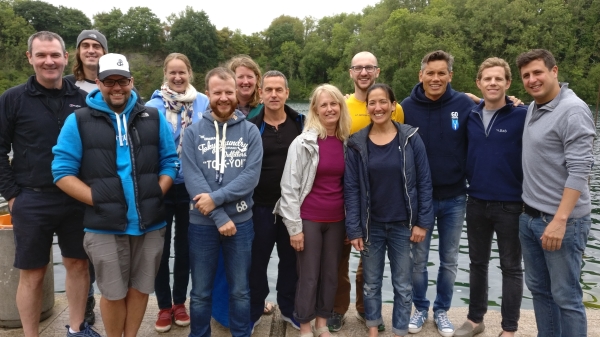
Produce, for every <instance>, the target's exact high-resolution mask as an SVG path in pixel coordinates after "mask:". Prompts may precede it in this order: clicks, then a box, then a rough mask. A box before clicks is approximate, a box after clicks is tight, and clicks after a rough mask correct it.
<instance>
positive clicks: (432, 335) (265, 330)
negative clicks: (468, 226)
mask: <svg viewBox="0 0 600 337" xmlns="http://www.w3.org/2000/svg"><path fill="white" fill-rule="evenodd" d="M96 302H97V303H99V295H96ZM351 307H352V308H350V310H349V311H348V313H347V314H346V317H347V318H346V324H345V325H344V327H343V328H342V330H341V331H340V332H338V333H335V334H333V336H336V337H359V336H360V337H364V336H367V328H366V327H365V326H364V324H363V323H362V322H360V321H358V320H357V319H356V315H355V314H356V311H355V310H354V307H353V306H351ZM391 311H392V305H391V304H384V305H383V317H384V321H385V325H386V327H388V329H387V330H386V331H385V332H382V333H380V334H379V336H381V337H389V336H393V334H392V332H391V329H390V327H391V324H392V323H391ZM157 313H158V307H157V305H156V297H154V296H150V301H149V303H148V310H147V311H146V315H145V317H144V321H143V322H142V327H141V329H140V332H139V334H138V336H140V337H146V336H151V337H152V336H153V337H157V336H161V337H177V336H187V335H188V334H189V328H180V327H177V326H175V325H174V326H173V328H172V329H171V331H169V332H167V333H158V332H156V331H155V330H154V321H155V318H156V314H157ZM587 314H588V336H590V337H600V310H593V309H588V311H587ZM448 315H449V317H450V319H451V320H452V322H454V324H455V325H457V326H460V325H462V323H463V321H464V320H465V318H466V315H467V308H466V307H462V308H453V309H452V310H451V311H450V312H449V313H448ZM429 316H430V317H431V312H430V315H429ZM500 320H501V317H500V312H499V311H496V310H490V311H489V312H488V314H487V315H486V316H485V324H486V327H487V328H486V331H485V332H483V333H481V334H479V335H477V337H496V336H498V334H499V333H500V330H501V328H500ZM66 324H68V311H67V299H66V296H65V295H64V294H56V304H55V306H54V313H53V315H52V316H51V317H50V318H48V319H47V320H45V321H44V322H41V323H40V336H41V337H64V336H65V334H66V331H65V327H64V326H65V325H66ZM95 326H96V330H97V331H98V332H99V333H100V334H101V335H102V336H104V326H103V325H102V317H101V316H100V308H99V307H98V306H96V325H95ZM519 326H520V328H519V332H518V333H517V336H520V337H535V336H537V330H536V327H535V319H534V316H533V311H532V310H521V319H520V321H519ZM17 336H23V330H22V329H2V328H0V337H17ZM212 336H213V337H226V336H231V334H229V330H228V329H225V328H223V327H222V326H221V325H219V324H218V323H216V322H214V321H213V322H212ZM252 336H253V337H297V336H299V332H298V330H295V329H294V328H292V327H291V325H290V324H288V323H286V322H284V321H282V320H281V316H280V313H279V310H276V311H275V313H274V314H273V315H271V316H263V317H262V321H261V323H260V324H259V325H258V326H257V327H256V329H255V331H254V335H252ZM409 336H414V337H438V336H440V335H439V334H438V332H437V330H436V328H435V325H434V324H433V320H432V319H431V318H430V319H429V320H428V321H427V322H426V323H425V326H424V327H423V330H422V331H421V332H420V333H418V334H414V335H409Z"/></svg>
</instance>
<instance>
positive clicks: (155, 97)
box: [146, 53, 208, 332]
mask: <svg viewBox="0 0 600 337" xmlns="http://www.w3.org/2000/svg"><path fill="white" fill-rule="evenodd" d="M163 72H164V83H163V85H162V86H161V88H160V89H159V90H156V91H154V93H153V94H152V98H151V99H150V101H148V102H147V103H146V105H147V106H150V107H154V108H156V109H158V111H159V112H161V113H162V114H164V115H165V117H166V119H167V122H169V124H170V125H171V127H172V135H173V141H174V142H175V146H176V148H177V154H178V155H179V156H181V144H182V140H183V134H184V132H185V130H186V128H187V127H188V126H190V125H191V124H192V123H194V122H196V121H198V120H200V119H201V118H202V113H203V112H204V111H206V109H207V107H208V98H207V97H206V96H205V95H204V94H201V93H199V92H197V91H196V89H195V88H194V87H193V86H192V84H191V83H192V82H193V81H194V72H193V71H192V66H191V64H190V60H189V59H188V58H187V56H185V55H183V54H179V53H172V54H169V55H168V56H167V58H166V59H165V62H164V67H163ZM164 203H165V209H166V211H167V212H166V213H167V215H166V220H167V231H166V232H165V244H164V250H163V255H162V258H161V261H160V267H159V269H158V274H157V275H156V279H155V280H154V288H155V293H156V299H157V301H158V308H159V312H158V318H157V320H156V324H155V325H154V328H155V329H156V331H158V332H165V331H169V330H170V329H171V322H172V320H173V319H174V320H175V324H177V325H179V326H187V325H189V324H190V317H189V315H188V313H187V311H186V308H185V300H186V297H187V288H188V282H189V278H190V263H189V247H188V227H189V203H190V197H189V195H188V192H187V190H186V188H185V184H184V182H183V174H182V171H181V168H180V169H179V172H178V174H177V177H176V178H175V181H174V182H173V186H172V187H171V189H169V191H168V192H167V194H166V195H165V197H164ZM173 218H175V236H174V240H175V243H174V247H175V263H174V267H173V290H172V293H171V287H170V285H169V281H170V276H169V257H170V256H171V229H172V223H173Z"/></svg>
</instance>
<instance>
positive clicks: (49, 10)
mask: <svg viewBox="0 0 600 337" xmlns="http://www.w3.org/2000/svg"><path fill="white" fill-rule="evenodd" d="M13 10H14V11H15V13H16V14H17V15H19V16H21V17H22V18H24V19H25V20H26V21H27V22H29V24H30V25H32V26H33V28H34V29H35V30H36V31H38V32H39V31H42V30H47V31H50V32H55V33H57V34H58V31H59V30H60V29H61V19H60V18H59V16H58V8H57V7H56V6H53V5H51V4H49V3H46V2H43V1H31V0H25V1H16V2H15V3H14V5H13Z"/></svg>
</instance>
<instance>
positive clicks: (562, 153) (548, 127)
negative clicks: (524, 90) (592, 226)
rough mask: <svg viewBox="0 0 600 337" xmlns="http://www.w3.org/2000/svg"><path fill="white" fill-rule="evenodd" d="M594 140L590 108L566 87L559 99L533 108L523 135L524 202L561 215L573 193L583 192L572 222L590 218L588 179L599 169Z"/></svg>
mask: <svg viewBox="0 0 600 337" xmlns="http://www.w3.org/2000/svg"><path fill="white" fill-rule="evenodd" d="M595 136H596V129H595V127H594V122H593V120H592V113H591V112H590V109H589V107H588V106H587V104H585V103H584V102H583V101H582V100H581V99H580V98H579V97H577V95H575V93H574V92H573V90H571V89H569V88H568V84H567V83H561V88H560V92H559V94H558V95H557V96H556V97H555V98H554V99H553V100H552V101H550V102H548V103H547V104H546V105H544V106H542V107H541V108H539V109H537V108H536V104H535V102H532V103H531V105H529V108H528V109H527V117H526V118H525V130H524V132H523V201H524V202H525V203H526V204H527V205H529V206H531V207H533V208H535V209H537V210H539V211H542V212H544V213H548V214H556V210H557V209H558V205H559V204H560V201H561V199H562V194H563V190H564V188H565V187H568V188H571V189H574V190H577V191H580V192H581V196H580V197H579V200H578V201H577V204H576V205H575V208H574V209H573V212H571V216H570V217H573V218H580V217H583V216H586V215H588V214H590V212H591V209H592V206H591V202H590V191H589V188H588V177H589V175H590V171H591V169H592V164H593V163H594V154H593V151H592V143H593V140H594V137H595Z"/></svg>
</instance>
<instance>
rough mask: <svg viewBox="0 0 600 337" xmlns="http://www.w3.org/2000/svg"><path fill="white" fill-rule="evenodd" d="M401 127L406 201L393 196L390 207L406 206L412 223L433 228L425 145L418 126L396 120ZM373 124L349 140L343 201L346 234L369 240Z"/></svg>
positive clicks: (350, 237) (350, 236) (428, 228)
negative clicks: (397, 202)
mask: <svg viewBox="0 0 600 337" xmlns="http://www.w3.org/2000/svg"><path fill="white" fill-rule="evenodd" d="M393 123H394V125H395V126H396V128H398V134H399V137H400V145H401V146H402V149H399V150H400V151H402V172H399V174H403V175H404V191H405V193H406V194H405V200H406V201H407V203H406V204H405V205H395V204H394V200H390V207H406V213H407V214H408V217H409V222H410V226H411V227H412V226H419V227H421V228H425V229H427V230H432V229H433V201H432V196H431V193H432V188H431V175H430V171H429V164H428V162H427V155H426V153H425V146H423V142H422V141H421V137H419V135H418V133H417V128H414V127H412V126H410V125H406V124H399V123H396V122H393ZM371 127H372V124H371V125H369V126H368V127H366V128H363V129H361V130H360V131H358V132H356V133H355V134H353V135H352V136H350V139H349V140H348V152H347V155H346V169H345V170H344V202H345V206H346V234H347V235H348V239H350V240H354V239H357V238H363V239H364V240H365V242H368V241H369V226H370V213H369V212H370V211H369V210H370V205H371V201H370V199H369V198H370V195H371V194H370V193H369V192H370V191H371V187H370V186H369V171H368V167H369V163H368V160H369V154H368V152H367V137H369V131H370V130H371Z"/></svg>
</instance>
